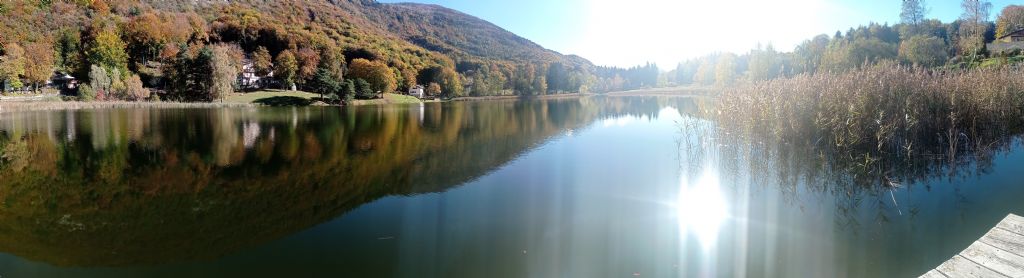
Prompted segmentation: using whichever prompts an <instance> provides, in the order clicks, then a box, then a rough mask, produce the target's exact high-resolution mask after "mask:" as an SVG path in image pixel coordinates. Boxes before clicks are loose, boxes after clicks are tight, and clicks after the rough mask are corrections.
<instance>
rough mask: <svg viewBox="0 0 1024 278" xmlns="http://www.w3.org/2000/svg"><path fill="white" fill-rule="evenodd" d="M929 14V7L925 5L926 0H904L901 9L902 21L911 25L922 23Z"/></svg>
mask: <svg viewBox="0 0 1024 278" xmlns="http://www.w3.org/2000/svg"><path fill="white" fill-rule="evenodd" d="M927 14H928V8H926V7H925V0H903V7H902V8H901V9H900V22H902V23H903V24H910V25H917V24H921V22H922V21H924V17H925V15H927Z"/></svg>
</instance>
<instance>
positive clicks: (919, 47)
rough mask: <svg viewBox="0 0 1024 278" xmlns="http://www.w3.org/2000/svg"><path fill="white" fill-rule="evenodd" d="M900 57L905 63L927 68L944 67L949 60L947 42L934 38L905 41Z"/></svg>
mask: <svg viewBox="0 0 1024 278" xmlns="http://www.w3.org/2000/svg"><path fill="white" fill-rule="evenodd" d="M899 55H900V59H902V60H903V61H905V62H908V63H911V64H914V65H919V66H925V67H934V66H939V65H942V64H943V63H945V62H946V60H947V59H948V58H949V57H948V55H947V54H946V42H945V41H943V40H942V39H939V38H936V37H932V36H913V37H911V38H910V39H908V40H906V41H903V43H902V44H901V45H900V54H899Z"/></svg>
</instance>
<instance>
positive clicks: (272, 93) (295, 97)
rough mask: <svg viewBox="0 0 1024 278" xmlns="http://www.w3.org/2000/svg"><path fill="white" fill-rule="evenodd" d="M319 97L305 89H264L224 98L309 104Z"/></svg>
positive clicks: (235, 101)
mask: <svg viewBox="0 0 1024 278" xmlns="http://www.w3.org/2000/svg"><path fill="white" fill-rule="evenodd" d="M319 97H320V95H319V94H314V93H309V92H303V91H283V90H262V91H256V92H251V93H234V94H231V95H229V96H228V97H226V98H224V102H232V103H263V104H269V103H268V102H274V101H275V100H278V101H281V102H287V101H293V102H296V103H295V104H302V102H305V105H309V103H312V102H313V99H315V98H319ZM269 105H272V104H269Z"/></svg>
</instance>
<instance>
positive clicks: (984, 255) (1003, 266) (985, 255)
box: [960, 242, 1024, 277]
mask: <svg viewBox="0 0 1024 278" xmlns="http://www.w3.org/2000/svg"><path fill="white" fill-rule="evenodd" d="M960 256H963V257H964V258H967V259H968V260H971V261H973V262H975V263H978V264H980V265H982V266H985V267H986V268H989V269H991V270H995V271H997V272H999V273H1002V274H1004V275H1006V276H1010V277H1024V257H1022V256H1020V255H1016V254H1013V253H1010V252H1006V251H1003V250H999V248H995V247H993V246H992V245H989V244H987V243H983V242H975V243H974V244H971V246H970V247H967V249H966V250H964V252H961V253H960Z"/></svg>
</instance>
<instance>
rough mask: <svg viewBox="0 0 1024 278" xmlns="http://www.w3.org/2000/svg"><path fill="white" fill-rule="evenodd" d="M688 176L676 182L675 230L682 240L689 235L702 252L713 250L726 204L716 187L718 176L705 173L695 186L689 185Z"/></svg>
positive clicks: (717, 185) (724, 218)
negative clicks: (677, 187) (676, 212)
mask: <svg viewBox="0 0 1024 278" xmlns="http://www.w3.org/2000/svg"><path fill="white" fill-rule="evenodd" d="M687 178H688V177H685V176H684V177H683V178H682V179H681V181H680V188H679V197H678V201H677V204H676V205H677V209H678V217H679V219H678V220H679V231H680V233H682V235H683V237H684V238H685V236H686V235H687V233H693V234H694V235H695V236H696V238H697V240H699V241H700V244H701V246H702V247H704V249H705V250H708V249H710V248H711V247H714V245H715V242H716V241H717V240H718V231H719V228H720V226H721V225H722V222H724V221H725V220H726V219H727V218H728V217H729V214H728V212H727V204H726V201H725V198H724V197H723V196H722V192H721V189H720V185H719V180H718V176H717V175H715V174H714V173H713V172H712V171H705V172H704V174H703V175H701V176H700V177H699V178H698V179H697V180H696V182H695V183H693V184H689V182H687Z"/></svg>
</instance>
